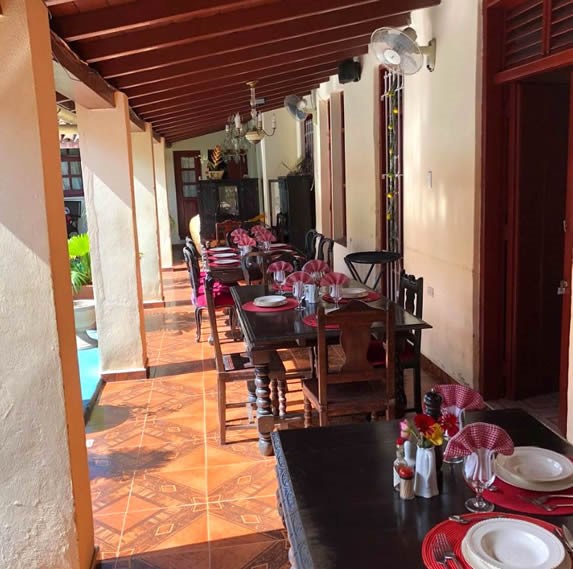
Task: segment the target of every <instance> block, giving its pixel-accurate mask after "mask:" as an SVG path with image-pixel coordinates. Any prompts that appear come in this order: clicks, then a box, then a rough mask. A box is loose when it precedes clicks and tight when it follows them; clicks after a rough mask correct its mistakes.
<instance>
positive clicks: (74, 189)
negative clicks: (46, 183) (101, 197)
mask: <svg viewBox="0 0 573 569" xmlns="http://www.w3.org/2000/svg"><path fill="white" fill-rule="evenodd" d="M60 168H61V171H62V185H63V190H64V195H65V196H70V197H74V196H83V195H84V181H83V178H82V162H81V158H80V150H79V148H61V149H60Z"/></svg>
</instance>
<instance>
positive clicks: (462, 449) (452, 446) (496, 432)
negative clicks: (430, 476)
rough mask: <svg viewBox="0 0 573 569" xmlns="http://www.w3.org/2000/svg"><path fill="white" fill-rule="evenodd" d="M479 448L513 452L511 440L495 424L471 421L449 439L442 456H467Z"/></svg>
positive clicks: (448, 457)
mask: <svg viewBox="0 0 573 569" xmlns="http://www.w3.org/2000/svg"><path fill="white" fill-rule="evenodd" d="M481 449H483V450H486V451H490V453H493V452H500V453H501V454H507V455H510V454H513V441H512V440H511V437H510V436H509V435H508V434H507V432H506V431H504V430H503V429H502V428H501V427H498V426H497V425H491V424H490V423H472V424H471V425H467V426H466V427H464V428H463V429H462V430H461V431H460V432H459V433H457V434H456V435H454V436H453V437H452V438H451V439H450V441H449V442H448V446H447V447H446V451H445V452H444V458H445V459H450V458H456V457H460V456H469V455H470V454H472V453H474V452H478V451H480V450H481Z"/></svg>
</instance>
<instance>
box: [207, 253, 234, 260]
mask: <svg viewBox="0 0 573 569" xmlns="http://www.w3.org/2000/svg"><path fill="white" fill-rule="evenodd" d="M236 256H237V254H236V253H215V254H214V255H213V257H214V258H215V259H230V258H231V257H236Z"/></svg>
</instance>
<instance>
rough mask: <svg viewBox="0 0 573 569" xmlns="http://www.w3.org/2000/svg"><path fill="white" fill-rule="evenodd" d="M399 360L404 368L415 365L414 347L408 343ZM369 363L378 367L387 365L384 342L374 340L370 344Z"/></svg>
mask: <svg viewBox="0 0 573 569" xmlns="http://www.w3.org/2000/svg"><path fill="white" fill-rule="evenodd" d="M398 358H399V360H400V364H401V365H402V366H407V365H409V364H413V363H415V361H416V352H415V351H414V346H412V344H410V343H409V342H408V341H406V342H405V343H404V347H403V349H402V350H401V351H400V353H399V354H398ZM368 361H369V362H370V363H371V364H372V365H373V366H377V367H378V366H384V365H386V349H385V347H384V341H383V340H372V341H371V342H370V344H369V346H368Z"/></svg>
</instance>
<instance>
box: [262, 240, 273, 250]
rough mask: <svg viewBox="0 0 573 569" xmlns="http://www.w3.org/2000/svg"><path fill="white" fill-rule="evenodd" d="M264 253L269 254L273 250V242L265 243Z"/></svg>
mask: <svg viewBox="0 0 573 569" xmlns="http://www.w3.org/2000/svg"><path fill="white" fill-rule="evenodd" d="M262 245H263V251H264V252H265V253H268V252H269V251H270V250H271V242H270V241H263V243H262Z"/></svg>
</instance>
